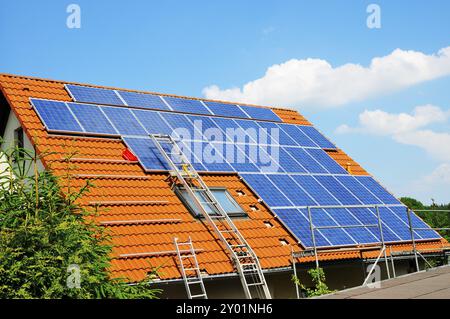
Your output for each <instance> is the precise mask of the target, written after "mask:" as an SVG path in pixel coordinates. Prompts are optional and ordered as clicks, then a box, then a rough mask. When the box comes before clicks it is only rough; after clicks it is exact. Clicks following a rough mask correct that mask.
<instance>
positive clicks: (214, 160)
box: [186, 142, 234, 172]
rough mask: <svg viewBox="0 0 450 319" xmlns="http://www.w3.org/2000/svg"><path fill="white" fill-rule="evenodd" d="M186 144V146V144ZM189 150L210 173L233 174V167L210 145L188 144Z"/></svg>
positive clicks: (201, 143) (200, 143)
mask: <svg viewBox="0 0 450 319" xmlns="http://www.w3.org/2000/svg"><path fill="white" fill-rule="evenodd" d="M186 144H188V143H187V142H186ZM189 148H190V149H191V151H192V152H193V154H195V157H197V158H198V159H199V160H200V162H201V163H202V164H203V166H205V167H206V169H207V170H208V171H210V172H234V169H233V167H231V166H230V164H229V163H228V162H227V160H226V159H225V158H224V157H223V156H222V154H221V153H220V152H219V151H218V150H217V149H216V148H215V147H214V145H213V144H211V143H206V142H190V143H189Z"/></svg>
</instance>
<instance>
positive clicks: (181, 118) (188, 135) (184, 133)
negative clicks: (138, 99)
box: [160, 112, 203, 140]
mask: <svg viewBox="0 0 450 319" xmlns="http://www.w3.org/2000/svg"><path fill="white" fill-rule="evenodd" d="M160 114H161V117H162V118H164V119H165V120H166V121H167V123H168V124H169V125H170V127H171V128H172V131H173V133H172V134H173V135H174V136H178V137H179V138H181V139H183V140H203V135H202V133H201V132H200V131H199V130H197V129H195V128H194V124H192V122H191V121H189V119H188V118H187V116H186V115H183V114H173V113H164V112H161V113H160Z"/></svg>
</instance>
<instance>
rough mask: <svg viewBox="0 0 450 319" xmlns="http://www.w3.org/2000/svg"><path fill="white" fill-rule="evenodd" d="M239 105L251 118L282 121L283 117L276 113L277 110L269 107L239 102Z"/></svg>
mask: <svg viewBox="0 0 450 319" xmlns="http://www.w3.org/2000/svg"><path fill="white" fill-rule="evenodd" d="M239 107H240V108H241V110H242V111H244V113H245V114H247V115H248V117H249V118H251V119H254V120H266V121H272V122H281V119H280V118H279V116H278V115H276V114H275V112H274V111H272V110H271V109H269V108H263V107H255V106H250V105H241V104H239Z"/></svg>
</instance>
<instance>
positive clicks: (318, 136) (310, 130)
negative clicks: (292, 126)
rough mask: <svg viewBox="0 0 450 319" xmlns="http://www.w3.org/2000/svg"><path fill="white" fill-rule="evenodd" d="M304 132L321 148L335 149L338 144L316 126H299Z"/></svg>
mask: <svg viewBox="0 0 450 319" xmlns="http://www.w3.org/2000/svg"><path fill="white" fill-rule="evenodd" d="M297 128H299V129H300V130H301V131H302V132H303V133H305V134H306V135H307V136H308V137H309V138H310V139H311V140H313V141H314V143H316V144H317V145H319V146H320V147H321V148H329V149H335V148H336V146H335V145H334V144H333V143H331V142H330V141H329V140H328V139H327V138H326V137H325V136H323V135H322V133H320V132H319V131H318V130H317V129H316V128H315V127H313V126H297Z"/></svg>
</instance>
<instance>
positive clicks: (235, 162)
mask: <svg viewBox="0 0 450 319" xmlns="http://www.w3.org/2000/svg"><path fill="white" fill-rule="evenodd" d="M213 145H214V148H215V149H216V150H217V151H218V152H219V153H220V154H221V155H222V157H224V158H225V159H226V160H227V162H228V163H229V164H230V165H231V166H232V167H233V169H234V170H235V171H237V172H259V169H258V167H256V166H255V165H254V164H253V163H252V162H251V161H250V159H249V158H248V157H247V156H246V155H245V154H244V152H242V151H241V149H239V148H238V147H237V146H236V144H233V143H213Z"/></svg>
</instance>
